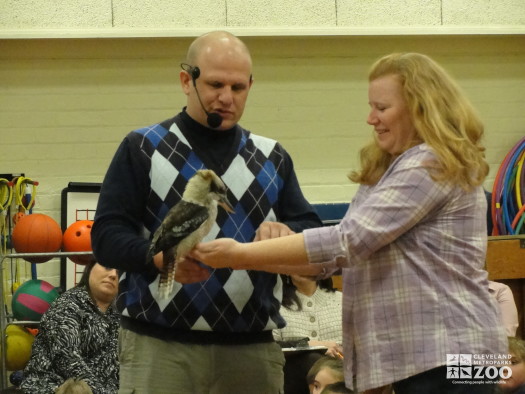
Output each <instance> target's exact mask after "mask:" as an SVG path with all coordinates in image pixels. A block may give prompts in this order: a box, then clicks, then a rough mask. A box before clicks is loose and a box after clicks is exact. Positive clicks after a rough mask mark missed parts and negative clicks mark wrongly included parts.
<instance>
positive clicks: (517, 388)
mask: <svg viewBox="0 0 525 394" xmlns="http://www.w3.org/2000/svg"><path fill="white" fill-rule="evenodd" d="M509 354H510V355H511V356H512V358H511V359H510V365H509V367H510V369H511V371H512V375H511V376H510V377H509V378H507V379H502V383H499V384H498V386H499V389H500V391H501V392H502V393H505V394H525V341H523V339H519V338H515V337H509Z"/></svg>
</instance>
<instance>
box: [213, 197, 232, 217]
mask: <svg viewBox="0 0 525 394" xmlns="http://www.w3.org/2000/svg"><path fill="white" fill-rule="evenodd" d="M217 204H219V205H220V206H221V207H223V208H224V210H225V211H226V212H228V213H235V210H234V209H233V207H232V205H231V204H230V202H229V201H228V199H227V198H226V196H224V197H221V198H220V199H219V201H217Z"/></svg>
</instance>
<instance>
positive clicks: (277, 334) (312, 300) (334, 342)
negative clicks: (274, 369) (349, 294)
mask: <svg viewBox="0 0 525 394" xmlns="http://www.w3.org/2000/svg"><path fill="white" fill-rule="evenodd" d="M281 278H282V280H283V301H282V307H281V310H280V313H281V315H282V316H283V318H284V319H285V320H286V326H285V327H284V328H281V329H277V330H274V331H273V336H274V339H275V340H276V341H285V342H286V341H290V340H293V339H296V338H304V337H308V338H309V341H308V345H309V346H325V347H326V348H327V350H326V352H302V351H301V352H297V353H291V354H286V364H285V366H284V388H285V390H284V391H285V393H296V394H301V393H308V392H309V391H308V386H307V384H306V382H305V376H306V374H307V372H308V370H309V369H310V367H311V366H312V364H313V363H315V361H317V360H318V359H319V358H320V357H321V356H322V354H323V353H325V354H326V355H327V356H332V357H341V354H342V350H343V349H342V347H341V343H342V339H343V338H342V337H343V334H342V328H343V326H342V309H341V308H342V293H341V292H340V291H336V289H334V287H333V285H332V279H331V278H329V279H324V280H320V281H316V280H315V279H313V278H310V277H305V276H300V275H292V276H286V275H281Z"/></svg>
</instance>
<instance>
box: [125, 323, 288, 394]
mask: <svg viewBox="0 0 525 394" xmlns="http://www.w3.org/2000/svg"><path fill="white" fill-rule="evenodd" d="M119 340H120V347H121V349H120V390H119V394H131V393H133V394H169V393H177V394H230V393H231V394H236V393H250V394H282V393H283V366H284V356H283V353H282V351H281V348H280V347H279V345H277V344H276V343H261V344H253V345H234V346H224V345H194V344H183V343H179V342H175V341H163V340H160V339H156V338H152V337H148V336H145V335H139V334H136V333H134V332H132V331H129V330H126V329H121V331H120V338H119Z"/></svg>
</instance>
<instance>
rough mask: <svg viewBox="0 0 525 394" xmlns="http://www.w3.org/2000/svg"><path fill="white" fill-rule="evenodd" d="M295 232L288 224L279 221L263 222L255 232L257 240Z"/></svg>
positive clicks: (255, 239)
mask: <svg viewBox="0 0 525 394" xmlns="http://www.w3.org/2000/svg"><path fill="white" fill-rule="evenodd" d="M292 234H295V232H294V231H292V230H291V229H290V227H288V226H287V225H286V224H284V223H279V222H262V223H261V225H260V226H259V228H258V229H257V231H256V232H255V238H254V239H253V240H254V242H255V241H263V240H265V239H272V238H279V237H284V236H286V235H292Z"/></svg>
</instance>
